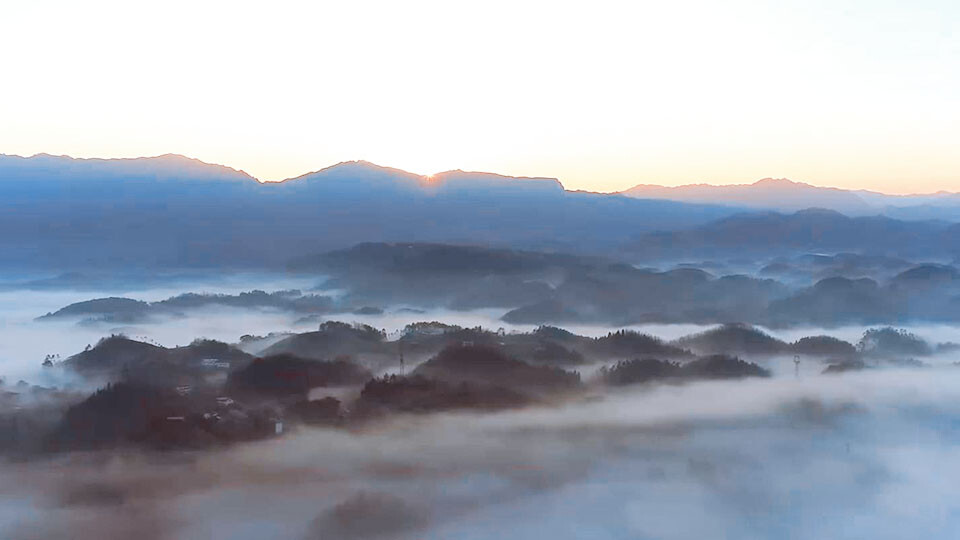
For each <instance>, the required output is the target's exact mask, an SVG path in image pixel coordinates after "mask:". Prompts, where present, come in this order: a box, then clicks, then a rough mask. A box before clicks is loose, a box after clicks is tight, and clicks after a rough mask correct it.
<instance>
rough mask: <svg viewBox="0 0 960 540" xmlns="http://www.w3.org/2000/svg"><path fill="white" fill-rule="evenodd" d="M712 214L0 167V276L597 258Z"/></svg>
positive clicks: (113, 163) (88, 166)
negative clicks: (304, 260) (413, 246)
mask: <svg viewBox="0 0 960 540" xmlns="http://www.w3.org/2000/svg"><path fill="white" fill-rule="evenodd" d="M737 211H742V209H739V208H732V207H729V206H722V205H706V204H687V203H676V202H669V201H657V200H639V199H632V198H629V197H624V196H621V195H606V194H595V193H582V192H570V191H566V190H564V188H563V186H562V185H561V184H560V183H559V182H558V181H557V180H554V179H547V178H514V177H506V176H500V175H495V174H489V173H474V172H464V171H449V172H445V173H441V174H437V175H435V176H432V177H423V176H419V175H415V174H411V173H408V172H405V171H401V170H398V169H391V168H387V167H380V166H377V165H374V164H372V163H368V162H364V161H350V162H345V163H340V164H338V165H334V166H332V167H328V168H326V169H323V170H320V171H317V172H313V173H310V174H306V175H303V176H300V177H298V178H293V179H289V180H285V181H283V182H263V183H261V182H258V181H257V180H256V179H254V178H253V177H251V176H250V175H248V174H246V173H244V172H242V171H238V170H235V169H231V168H228V167H223V166H220V165H211V164H207V163H203V162H201V161H198V160H195V159H190V158H186V157H183V156H179V155H172V154H168V155H164V156H158V157H151V158H135V159H74V158H70V157H65V156H50V155H45V154H41V155H37V156H33V157H29V158H24V157H17V156H5V155H0V230H3V231H4V234H3V235H0V266H6V267H10V266H16V265H19V266H45V267H57V268H61V269H70V268H78V267H79V268H83V267H90V266H101V265H110V266H124V265H126V266H147V267H153V266H166V267H191V266H203V267H231V266H232V267H251V266H261V267H262V266H280V265H283V264H284V263H285V262H286V261H288V260H290V259H292V258H296V257H299V256H303V255H308V254H313V253H317V252H322V251H327V250H331V249H337V248H343V247H348V246H351V245H354V244H356V243H359V242H365V241H392V242H399V241H417V242H452V243H466V244H482V245H499V246H510V247H522V248H527V249H538V250H548V251H549V250H567V251H576V252H596V253H603V252H609V251H611V250H614V249H616V248H618V247H619V246H620V245H622V244H623V243H624V242H626V241H628V240H629V239H631V238H633V237H635V236H636V235H637V234H639V233H642V232H648V231H653V230H660V229H677V228H684V227H691V226H695V225H699V224H704V223H708V222H710V221H712V220H715V219H718V218H721V217H724V216H729V215H731V214H732V213H734V212H737Z"/></svg>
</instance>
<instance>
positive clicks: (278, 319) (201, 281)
mask: <svg viewBox="0 0 960 540" xmlns="http://www.w3.org/2000/svg"><path fill="white" fill-rule="evenodd" d="M4 281H6V282H10V281H12V280H11V279H9V278H8V279H6V280H4ZM319 281H322V280H318V279H317V278H315V277H314V278H305V277H292V276H289V275H276V274H273V275H263V274H227V275H224V276H206V277H202V278H192V279H190V280H185V279H182V280H179V281H176V282H170V283H166V282H159V284H158V282H150V281H148V282H145V283H144V284H143V285H142V286H141V287H136V286H131V285H130V284H127V285H126V288H118V285H117V284H116V283H111V282H109V281H106V282H103V283H100V284H96V283H94V284H87V285H86V286H85V287H84V288H83V289H82V290H61V289H55V288H51V289H42V290H36V289H17V290H6V291H0V377H3V378H5V379H6V380H7V381H8V382H13V381H16V380H18V379H25V380H27V381H29V382H32V383H38V384H55V383H56V382H57V381H53V380H51V379H50V377H49V374H48V373H46V372H45V371H44V370H42V369H41V368H40V364H41V362H42V361H43V359H44V358H45V357H46V356H47V355H51V354H52V355H59V357H60V359H65V358H67V357H68V356H70V355H72V354H75V353H77V352H80V351H82V350H83V349H84V348H85V347H86V346H87V345H92V344H95V343H96V342H97V340H99V339H100V338H102V337H105V336H108V335H110V334H113V333H123V334H126V335H128V336H130V337H132V338H135V339H141V340H143V341H150V342H154V343H157V344H160V345H163V346H167V347H173V346H177V345H186V344H188V343H190V342H191V341H193V340H194V339H196V338H199V337H204V338H209V339H217V340H221V341H225V342H228V343H235V342H237V341H238V340H239V338H240V336H242V335H244V334H253V335H265V334H268V333H271V332H277V333H282V332H306V331H310V330H313V329H315V328H316V326H317V325H318V324H319V323H320V322H323V321H324V320H341V321H345V322H359V323H365V324H369V325H371V326H373V327H375V328H380V329H384V330H386V332H387V335H388V338H389V339H396V338H398V337H399V336H400V332H401V330H402V329H403V328H404V326H406V325H407V324H410V323H412V322H417V321H430V320H437V321H442V322H444V323H447V324H455V325H459V326H462V327H475V326H482V327H483V328H487V329H498V328H504V330H505V331H507V332H513V331H516V332H526V331H530V330H533V329H534V328H535V326H533V325H511V324H508V323H505V322H503V321H501V320H500V317H502V316H503V314H504V313H505V312H506V311H507V310H506V309H480V310H470V311H454V310H447V309H434V310H429V311H424V310H414V309H409V308H407V307H405V306H390V307H387V308H386V309H385V310H384V312H383V313H381V314H367V315H363V314H355V313H344V314H329V315H324V316H322V317H319V318H316V319H310V320H309V321H304V320H302V314H293V313H287V312H282V311H271V310H265V309H260V310H258V309H241V308H225V307H208V308H203V309H198V310H192V311H190V312H188V313H187V316H186V317H176V318H166V319H162V320H159V321H151V322H149V323H143V324H134V325H128V326H117V325H110V324H92V325H84V324H77V323H76V321H70V320H46V321H36V320H35V318H36V317H38V316H40V315H43V314H44V313H47V312H50V311H56V310H57V309H59V308H61V307H63V306H66V305H68V304H70V303H73V302H78V301H82V300H89V299H91V298H97V297H104V296H128V297H131V298H136V299H138V300H145V301H157V300H162V299H165V298H169V297H171V296H175V295H178V294H182V293H184V292H198V293H211V294H237V293H240V292H244V291H250V290H253V289H261V290H266V291H267V292H273V291H277V290H283V289H291V288H299V289H301V290H305V291H306V290H315V288H316V287H317V285H318V282H319ZM98 286H99V288H97V287H98ZM327 293H328V292H324V294H327ZM711 327H712V326H703V325H695V324H650V325H640V326H632V327H629V328H630V329H633V330H638V331H641V332H645V333H649V334H652V335H655V336H658V337H660V338H663V339H666V340H672V339H676V338H679V337H681V336H684V335H689V334H692V333H696V332H701V331H704V330H706V329H708V328H711ZM564 328H565V329H567V330H569V331H571V332H574V333H576V334H580V335H585V336H593V337H596V336H602V335H605V334H606V333H608V332H610V331H612V330H616V329H617V328H610V327H607V326H598V325H564ZM903 328H905V329H906V330H908V331H910V332H912V333H914V334H916V335H918V336H919V337H921V338H924V339H926V340H927V341H928V342H930V343H932V344H936V343H940V342H948V341H960V338H958V336H960V328H958V327H955V326H948V325H929V324H928V325H905V326H903ZM865 329H866V327H863V326H846V327H838V328H830V329H820V328H803V327H798V328H788V329H775V330H771V329H763V330H765V331H766V332H768V333H769V334H771V335H773V336H775V337H778V338H780V339H782V340H785V341H788V342H792V341H796V340H797V339H799V338H801V337H803V336H809V335H818V334H823V335H830V336H833V337H837V338H840V339H843V340H846V341H848V342H851V343H856V342H857V341H858V340H859V339H860V337H861V336H862V334H863V332H864V330H865ZM269 344H270V341H266V342H261V343H260V346H261V347H265V346H268V345H269ZM248 352H252V353H254V354H256V353H258V352H259V351H258V350H250V351H248ZM781 360H784V359H781ZM784 361H786V360H784ZM951 361H952V360H951ZM781 363H782V362H780V361H775V362H774V364H775V366H774V367H777V366H779V365H780V364H781Z"/></svg>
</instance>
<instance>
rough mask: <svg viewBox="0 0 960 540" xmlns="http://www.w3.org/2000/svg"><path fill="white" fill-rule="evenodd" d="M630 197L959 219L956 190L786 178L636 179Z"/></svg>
mask: <svg viewBox="0 0 960 540" xmlns="http://www.w3.org/2000/svg"><path fill="white" fill-rule="evenodd" d="M622 194H623V195H626V196H628V197H636V198H640V199H660V200H668V201H676V202H687V203H707V202H709V203H711V204H730V205H733V206H737V207H740V208H751V209H764V210H777V211H781V212H795V211H797V210H803V209H806V208H826V209H828V210H834V211H837V212H842V213H844V214H847V215H850V216H872V215H878V214H882V215H886V216H889V217H897V218H900V219H946V220H950V221H958V220H960V194H957V193H947V192H940V193H933V194H929V195H887V194H885V193H877V192H874V191H864V190H857V191H848V190H843V189H838V188H829V187H818V186H812V185H810V184H804V183H801V182H793V181H791V180H787V179H786V178H764V179H763V180H759V181H757V182H755V183H753V184H738V185H730V186H715V185H710V184H690V185H685V186H677V187H667V186H657V185H646V184H640V185H637V186H634V187H632V188H630V189H628V190H625V191H623V192H622Z"/></svg>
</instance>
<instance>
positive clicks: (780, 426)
mask: <svg viewBox="0 0 960 540" xmlns="http://www.w3.org/2000/svg"><path fill="white" fill-rule="evenodd" d="M958 404H960V370H955V369H951V368H931V369H926V370H898V369H889V370H876V371H872V372H860V373H850V374H843V375H837V376H828V375H819V376H801V377H800V378H794V377H791V376H787V377H779V378H773V379H755V380H741V381H727V382H700V383H691V384H686V385H681V386H670V385H665V386H654V387H631V388H629V389H627V390H624V391H621V392H617V393H613V394H608V395H607V396H605V397H599V396H598V397H596V398H595V399H589V398H588V399H584V400H580V401H577V402H574V403H569V404H567V405H564V406H560V407H555V408H531V409H525V410H519V411H511V412H501V413H495V414H486V415H475V414H437V415H431V416H419V417H395V418H393V419H392V420H389V421H386V422H385V423H381V424H375V425H371V426H367V427H365V428H363V429H361V430H356V431H344V430H333V429H313V428H300V430H299V431H298V432H296V433H293V434H290V435H288V436H286V437H284V438H281V439H275V440H269V441H265V442H258V443H251V444H246V445H241V446H235V447H233V448H231V449H227V450H217V451H210V452H206V453H196V454H193V453H165V454H150V453H144V454H129V453H102V454H98V453H84V454H76V453H75V454H70V455H66V456H61V457H57V458H53V459H51V460H43V461H31V462H22V463H7V464H5V465H3V467H2V468H0V492H2V493H3V498H2V499H0V501H2V502H0V534H2V536H3V537H5V538H71V537H83V538H87V537H99V538H108V539H109V538H129V537H130V536H131V535H133V534H136V535H137V536H140V537H146V538H185V539H187V538H198V539H199V538H223V539H227V538H263V537H269V538H277V539H287V538H290V539H305V538H478V539H479V538H491V537H498V538H542V537H551V538H584V537H590V538H662V539H686V538H704V537H710V538H713V537H717V535H718V534H720V535H721V537H725V538H804V539H805V538H810V539H820V538H881V539H882V538H890V539H894V538H896V539H899V538H907V537H921V538H954V537H955V536H956V533H957V532H958V531H960V519H958V515H960V514H958V512H960V503H958V502H957V501H956V500H954V497H952V493H953V485H952V478H953V476H954V475H953V474H952V472H953V468H954V467H953V466H952V463H953V462H954V461H955V460H956V458H957V457H958V451H960V437H957V435H956V433H955V426H956V423H957V421H958V418H960V416H958V415H960V405H958ZM718 531H722V532H718Z"/></svg>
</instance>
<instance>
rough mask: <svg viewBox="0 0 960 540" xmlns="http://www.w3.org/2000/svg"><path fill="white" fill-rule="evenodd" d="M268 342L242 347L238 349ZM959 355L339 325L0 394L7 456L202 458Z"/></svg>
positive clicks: (755, 337) (144, 350) (742, 328)
mask: <svg viewBox="0 0 960 540" xmlns="http://www.w3.org/2000/svg"><path fill="white" fill-rule="evenodd" d="M259 339H260V338H257V337H255V336H245V338H244V340H243V346H244V347H248V348H249V347H251V346H255V345H256V344H257V342H258V340H259ZM956 347H957V346H956V345H954V344H951V343H944V344H930V343H927V342H925V341H924V340H922V339H920V338H918V337H917V336H914V335H912V334H910V333H908V332H905V331H903V330H898V329H895V328H890V327H881V328H874V329H870V330H868V331H867V332H865V334H864V335H863V337H862V339H861V340H860V341H859V342H858V343H856V344H853V343H848V342H844V341H842V340H839V339H836V338H832V337H829V336H807V337H804V338H801V339H799V340H797V341H796V342H793V343H787V342H784V341H781V340H778V339H776V338H774V337H772V336H770V335H768V334H766V333H764V332H762V331H761V330H759V329H757V328H753V327H750V326H748V325H743V324H736V325H724V326H719V327H717V328H715V329H712V330H710V331H707V332H703V333H699V334H694V335H690V336H686V337H683V338H680V339H678V340H675V341H673V342H667V341H664V340H661V339H659V338H657V337H655V336H650V335H646V334H641V333H637V332H634V331H629V330H618V331H615V332H610V333H608V334H607V335H604V336H601V337H597V338H591V337H585V336H578V335H576V334H573V333H571V332H568V331H566V330H563V329H561V328H557V327H550V326H543V327H539V328H537V329H536V330H534V331H532V332H525V333H507V332H503V331H492V330H487V329H483V328H479V327H477V328H462V327H459V326H456V325H450V324H445V323H441V322H420V323H414V324H410V325H408V326H407V327H406V328H405V330H404V332H403V334H402V336H401V337H400V338H399V339H397V340H388V339H387V337H386V334H385V333H384V332H383V331H382V330H378V329H376V328H373V327H371V326H368V325H362V324H346V323H341V322H334V321H330V322H325V323H324V324H322V325H321V326H320V327H319V328H318V329H317V330H316V331H314V332H306V333H302V334H290V335H287V336H285V337H283V338H282V339H280V340H279V341H276V342H275V343H272V344H271V345H270V346H268V347H266V348H264V349H262V351H261V352H259V353H258V354H250V353H248V352H244V351H242V350H240V349H239V348H238V346H237V345H231V344H227V343H222V342H217V341H212V340H205V339H198V340H196V341H194V342H193V343H191V344H190V345H187V346H184V347H176V348H166V347H161V346H157V345H153V344H149V343H144V342H140V341H136V340H132V339H129V338H127V337H125V336H122V335H113V336H110V337H107V338H104V339H102V340H101V341H100V342H98V343H97V344H96V345H95V346H93V347H90V348H88V349H87V350H85V351H82V352H79V353H77V354H75V355H73V356H71V357H69V358H67V359H65V360H63V361H62V362H58V363H55V364H53V365H50V366H49V367H47V368H45V369H49V370H53V371H63V372H64V375H66V374H73V375H75V376H79V377H80V378H81V380H83V381H85V383H84V384H85V385H91V386H94V387H97V389H96V390H95V391H93V392H92V393H90V392H89V391H86V392H84V391H82V390H81V389H80V388H81V387H77V386H76V385H75V386H74V389H73V390H57V389H54V388H41V387H32V386H30V385H29V384H26V383H22V382H21V383H18V384H17V385H12V386H11V385H6V384H5V383H0V390H2V394H0V395H2V397H3V399H4V401H5V404H6V405H7V406H5V408H4V410H5V412H4V413H3V414H2V415H0V424H2V427H4V430H3V437H2V438H0V448H2V449H3V450H4V451H5V452H6V453H11V454H25V455H29V454H34V453H37V452H41V453H42V452H55V451H64V450H76V449H97V448H111V447H117V446H127V445H133V446H145V447H149V448H158V449H165V448H204V447H209V446H212V445H223V444H230V443H233V442H238V441H245V440H254V439H259V438H264V437H271V436H277V435H281V434H282V433H284V432H285V431H287V430H290V429H296V427H297V426H300V425H324V426H331V427H336V426H340V427H362V426H363V425H365V424H366V423H367V422H370V421H376V420H377V419H381V418H384V417H389V416H390V415H392V414H397V413H421V414H422V413H430V412H437V411H449V410H477V411H481V412H482V411H489V410H496V409H503V408H516V407H525V406H531V405H536V406H550V405H551V404H554V403H557V402H559V401H562V400H565V399H569V398H571V397H575V396H583V395H585V392H594V391H597V390H601V391H602V389H603V388H604V387H606V386H608V385H609V386H622V385H628V384H637V383H674V384H675V383H683V382H688V381H697V380H712V379H737V378H743V377H766V376H769V375H770V372H769V371H768V370H767V369H766V368H764V367H761V365H759V363H762V362H765V361H766V360H767V359H770V358H774V357H778V356H785V355H786V356H791V355H802V356H803V358H804V359H805V360H806V361H809V360H813V361H816V362H821V363H822V364H823V365H824V370H823V371H825V372H827V373H836V372H843V371H850V370H858V369H867V368H871V367H874V366H877V365H880V364H887V365H894V366H901V367H911V366H922V365H923V360H922V359H923V358H925V357H930V356H933V355H935V354H938V353H941V352H945V351H951V350H954V349H955V348H956ZM48 364H50V363H48ZM590 364H598V365H600V366H601V368H600V369H599V371H598V372H597V374H596V375H595V376H591V377H588V378H586V379H584V378H583V377H582V376H581V374H580V368H581V367H587V366H588V365H590ZM382 372H387V374H386V375H377V373H382Z"/></svg>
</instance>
